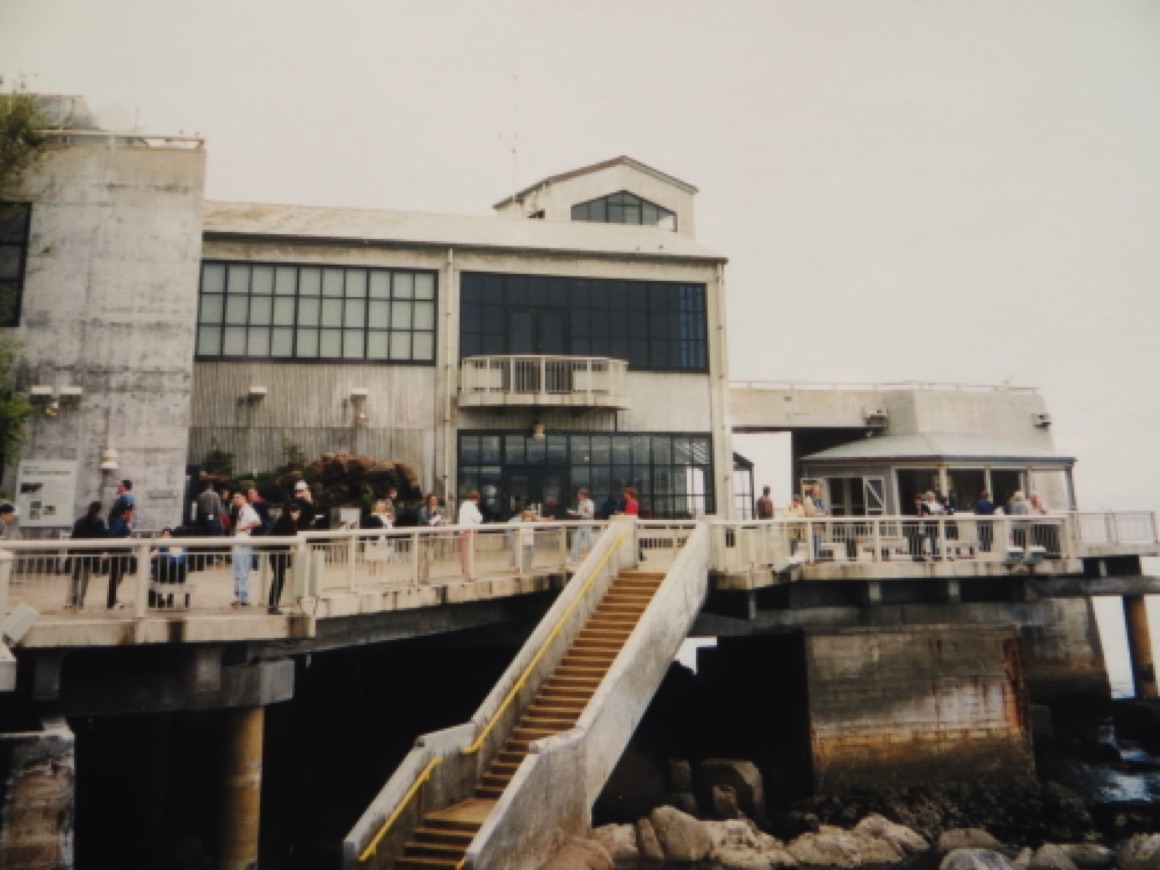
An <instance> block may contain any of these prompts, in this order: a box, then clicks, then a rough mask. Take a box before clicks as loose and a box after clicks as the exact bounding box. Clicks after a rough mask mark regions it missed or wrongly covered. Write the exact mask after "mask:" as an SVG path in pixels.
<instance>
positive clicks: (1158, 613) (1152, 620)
mask: <svg viewBox="0 0 1160 870" xmlns="http://www.w3.org/2000/svg"><path fill="white" fill-rule="evenodd" d="M1142 562H1143V569H1144V573H1145V574H1149V575H1152V576H1160V559H1144V560H1142ZM1094 601H1095V611H1096V623H1097V624H1098V625H1099V628H1100V642H1101V643H1102V644H1103V647H1104V663H1105V666H1106V667H1107V670H1108V680H1109V681H1111V684H1112V696H1113V697H1116V698H1131V697H1132V696H1133V695H1134V694H1135V692H1134V690H1133V688H1132V666H1131V663H1130V660H1129V658H1128V634H1127V630H1126V628H1125V627H1124V605H1123V604H1122V602H1121V600H1120V599H1119V598H1116V597H1108V598H1096V599H1094ZM1148 627H1149V628H1150V629H1151V630H1152V645H1153V655H1155V654H1156V646H1157V645H1160V596H1152V597H1150V598H1149V599H1148Z"/></svg>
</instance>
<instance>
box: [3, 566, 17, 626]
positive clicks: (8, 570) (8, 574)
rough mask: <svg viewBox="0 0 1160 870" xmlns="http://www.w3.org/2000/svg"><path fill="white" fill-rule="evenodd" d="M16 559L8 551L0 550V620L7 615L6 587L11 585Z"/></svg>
mask: <svg viewBox="0 0 1160 870" xmlns="http://www.w3.org/2000/svg"><path fill="white" fill-rule="evenodd" d="M15 563H16V557H15V556H14V555H12V553H11V552H9V551H8V550H0V619H3V618H4V617H5V616H7V615H8V587H9V586H10V585H11V583H12V566H13V565H14V564H15Z"/></svg>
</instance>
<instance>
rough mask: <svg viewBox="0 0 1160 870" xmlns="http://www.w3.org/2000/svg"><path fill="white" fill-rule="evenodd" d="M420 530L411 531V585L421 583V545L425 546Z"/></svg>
mask: <svg viewBox="0 0 1160 870" xmlns="http://www.w3.org/2000/svg"><path fill="white" fill-rule="evenodd" d="M422 537H423V536H422V535H421V534H419V532H411V585H412V586H418V585H419V558H420V557H419V547H421V546H425V542H422V543H421V541H422Z"/></svg>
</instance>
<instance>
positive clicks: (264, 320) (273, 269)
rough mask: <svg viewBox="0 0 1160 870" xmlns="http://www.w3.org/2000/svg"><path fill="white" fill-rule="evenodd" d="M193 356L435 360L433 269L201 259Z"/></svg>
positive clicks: (432, 361)
mask: <svg viewBox="0 0 1160 870" xmlns="http://www.w3.org/2000/svg"><path fill="white" fill-rule="evenodd" d="M197 356H198V357H199V358H202V359H205V358H214V357H225V358H240V357H251V358H259V359H293V360H298V361H302V360H319V361H331V362H333V361H338V360H344V361H350V362H354V361H358V360H370V361H376V362H397V363H428V364H430V363H434V361H435V273H434V272H426V271H424V272H420V271H413V270H404V269H362V268H350V267H343V266H300V265H291V264H282V263H277V264H275V263H238V262H221V261H206V262H204V263H202V267H201V305H200V308H199V313H198V329H197Z"/></svg>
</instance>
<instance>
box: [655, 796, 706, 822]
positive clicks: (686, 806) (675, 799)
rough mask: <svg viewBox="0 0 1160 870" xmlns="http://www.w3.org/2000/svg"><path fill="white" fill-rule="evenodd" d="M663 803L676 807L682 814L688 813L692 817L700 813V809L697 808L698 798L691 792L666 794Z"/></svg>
mask: <svg viewBox="0 0 1160 870" xmlns="http://www.w3.org/2000/svg"><path fill="white" fill-rule="evenodd" d="M662 803H664V804H666V805H668V806H670V807H676V808H677V809H678V810H680V811H681V812H682V813H688V814H689V815H690V816H695V815H697V813H698V812H699V811H700V807H698V806H697V797H696V795H694V794H693V793H692V792H691V791H670V792H666V793H665V796H664V799H663V800H662Z"/></svg>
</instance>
